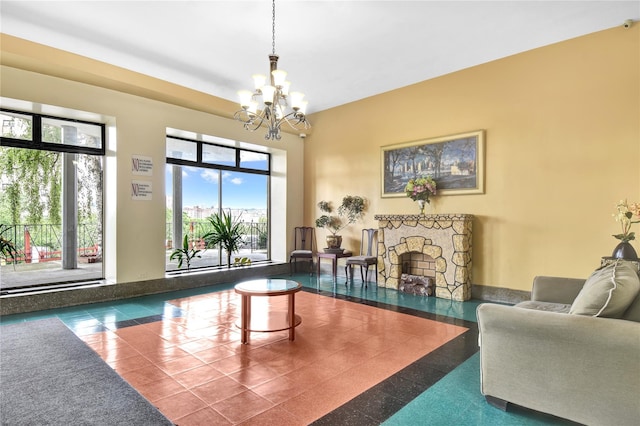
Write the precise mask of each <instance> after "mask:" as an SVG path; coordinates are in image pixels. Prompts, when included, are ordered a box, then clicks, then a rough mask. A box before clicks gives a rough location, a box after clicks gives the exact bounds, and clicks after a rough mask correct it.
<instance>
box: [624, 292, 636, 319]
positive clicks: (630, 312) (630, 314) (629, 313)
mask: <svg viewBox="0 0 640 426" xmlns="http://www.w3.org/2000/svg"><path fill="white" fill-rule="evenodd" d="M622 319H625V320H627V321H635V322H640V292H639V293H638V295H637V296H636V298H635V299H634V300H633V302H632V303H631V305H630V306H629V307H628V308H627V310H626V311H625V312H624V315H623V316H622Z"/></svg>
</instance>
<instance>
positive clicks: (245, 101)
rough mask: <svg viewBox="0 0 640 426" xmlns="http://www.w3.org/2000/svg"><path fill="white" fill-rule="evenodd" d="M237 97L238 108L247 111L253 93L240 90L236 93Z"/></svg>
mask: <svg viewBox="0 0 640 426" xmlns="http://www.w3.org/2000/svg"><path fill="white" fill-rule="evenodd" d="M238 96H240V106H241V107H242V108H244V109H247V108H248V107H249V105H251V98H252V96H253V93H251V92H250V91H248V90H240V91H238Z"/></svg>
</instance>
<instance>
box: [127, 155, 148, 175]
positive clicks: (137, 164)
mask: <svg viewBox="0 0 640 426" xmlns="http://www.w3.org/2000/svg"><path fill="white" fill-rule="evenodd" d="M131 172H132V173H133V174H134V175H139V176H153V158H151V157H145V156H142V155H132V156H131Z"/></svg>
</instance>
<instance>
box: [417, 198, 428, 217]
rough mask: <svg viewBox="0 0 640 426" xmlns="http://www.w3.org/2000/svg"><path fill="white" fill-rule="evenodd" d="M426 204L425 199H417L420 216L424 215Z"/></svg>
mask: <svg viewBox="0 0 640 426" xmlns="http://www.w3.org/2000/svg"><path fill="white" fill-rule="evenodd" d="M426 204H427V203H426V201H424V200H418V206H419V207H420V216H424V207H425V205H426Z"/></svg>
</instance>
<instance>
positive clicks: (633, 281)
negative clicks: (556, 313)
mask: <svg viewBox="0 0 640 426" xmlns="http://www.w3.org/2000/svg"><path fill="white" fill-rule="evenodd" d="M638 292H640V277H638V274H637V273H636V271H635V269H634V267H633V265H631V263H629V262H626V261H624V260H622V259H620V260H617V261H616V262H614V263H612V264H610V265H606V266H604V267H602V268H600V269H596V270H595V271H594V272H593V274H591V276H590V277H589V278H587V281H585V283H584V286H583V287H582V290H580V293H578V296H577V297H576V299H575V300H574V301H573V304H572V305H571V309H570V310H569V313H570V314H574V315H589V316H594V317H606V318H621V317H622V315H623V314H624V311H626V309H627V308H628V307H629V305H631V303H632V302H633V300H634V299H635V298H636V296H637V295H638Z"/></svg>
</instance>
